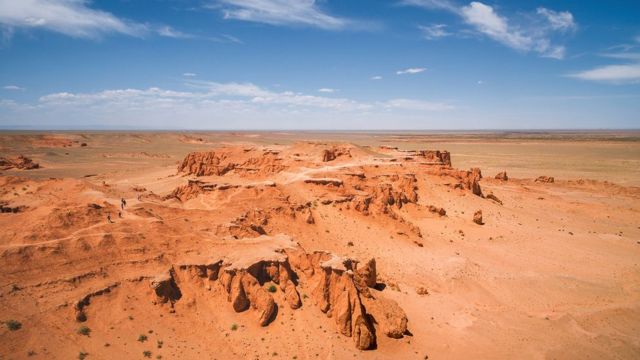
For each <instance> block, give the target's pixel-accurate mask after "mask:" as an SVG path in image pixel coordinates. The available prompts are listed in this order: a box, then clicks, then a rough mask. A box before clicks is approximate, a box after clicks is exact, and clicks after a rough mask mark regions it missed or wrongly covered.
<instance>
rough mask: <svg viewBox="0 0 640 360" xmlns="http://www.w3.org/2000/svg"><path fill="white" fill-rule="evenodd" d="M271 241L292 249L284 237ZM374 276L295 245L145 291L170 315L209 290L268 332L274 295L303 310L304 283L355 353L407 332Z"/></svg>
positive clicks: (198, 270) (178, 273)
mask: <svg viewBox="0 0 640 360" xmlns="http://www.w3.org/2000/svg"><path fill="white" fill-rule="evenodd" d="M269 239H272V238H268V237H261V238H256V239H255V240H253V239H247V240H249V241H258V240H259V241H267V240H269ZM273 239H274V242H277V241H283V239H284V241H288V242H290V243H291V244H294V243H293V242H292V241H291V240H290V239H289V238H288V237H286V236H283V235H278V236H276V237H274V238H273ZM376 271H377V270H376V262H375V260H374V259H371V260H369V261H367V262H366V263H364V264H362V265H360V264H359V263H358V261H356V260H354V259H349V258H344V257H340V256H337V255H334V254H331V253H328V252H322V251H316V252H313V253H307V252H306V251H305V250H304V249H302V248H301V247H299V246H297V245H293V246H289V245H288V246H285V247H281V248H277V249H275V250H273V251H267V252H263V253H261V254H252V255H249V256H247V258H246V259H239V260H237V261H235V262H226V261H225V260H222V259H220V260H211V261H207V262H202V263H192V262H190V263H185V264H176V265H173V266H172V267H171V268H170V269H169V270H167V271H166V272H164V273H161V274H159V275H157V276H155V277H152V278H150V279H149V287H150V289H151V294H152V296H151V301H152V302H153V303H154V304H156V305H158V306H166V307H168V309H169V310H170V311H171V312H173V311H175V310H174V309H175V306H176V304H177V303H178V302H180V301H186V302H189V297H190V296H192V294H191V292H190V291H189V289H190V288H192V287H193V286H197V287H204V288H207V289H211V291H212V294H211V296H214V297H215V296H222V297H223V299H224V300H226V302H228V303H229V304H230V305H231V308H232V309H233V310H234V311H235V312H244V311H253V312H254V313H255V314H256V321H257V322H258V324H260V325H261V326H268V325H269V324H270V323H271V322H273V321H274V320H275V319H276V317H277V314H278V310H277V309H278V306H279V304H278V303H277V302H276V296H275V295H276V293H277V292H279V293H280V294H278V296H277V298H279V299H283V300H282V301H283V302H284V303H283V304H282V305H286V306H288V307H289V308H290V309H293V310H295V309H298V308H300V307H301V306H303V301H302V299H301V297H300V291H299V289H301V285H300V283H301V281H300V280H301V279H303V280H304V282H303V283H304V284H305V287H304V288H305V292H306V293H309V294H310V302H311V303H313V304H314V306H316V307H318V309H319V310H320V312H322V313H324V314H326V315H327V316H328V317H330V318H333V319H334V320H335V325H336V328H337V330H338V332H340V334H342V335H344V336H347V337H351V338H353V341H354V344H355V347H356V348H358V349H361V350H366V349H372V348H374V347H375V346H376V334H377V333H378V334H379V333H382V334H385V335H387V336H389V337H392V338H401V337H403V336H404V334H405V333H406V332H407V323H408V320H407V317H406V315H405V313H404V311H403V310H402V309H401V308H400V307H399V306H398V305H397V303H395V302H394V301H392V300H386V299H384V298H383V297H382V296H380V294H377V293H376V294H375V295H374V292H373V291H372V290H371V289H372V288H373V287H374V286H375V285H376V274H377V272H376ZM269 284H273V285H270V286H268V285H269ZM116 286H117V285H116ZM184 289H186V290H184ZM214 290H215V291H214ZM107 291H108V290H107ZM100 294H101V293H97V294H89V295H88V296H87V297H84V298H83V299H82V300H81V301H79V302H78V305H77V306H76V316H75V318H76V320H77V321H86V320H87V319H86V315H85V312H84V308H85V307H86V306H89V304H90V301H89V299H90V298H91V297H93V296H98V295H100ZM185 299H186V300H185ZM305 304H306V303H305ZM372 319H375V321H376V322H375V323H374V322H373V321H372ZM376 327H378V329H377V330H376Z"/></svg>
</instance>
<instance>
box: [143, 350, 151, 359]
mask: <svg viewBox="0 0 640 360" xmlns="http://www.w3.org/2000/svg"><path fill="white" fill-rule="evenodd" d="M142 355H143V356H144V357H146V358H150V357H151V351H149V350H145V351H143V352H142Z"/></svg>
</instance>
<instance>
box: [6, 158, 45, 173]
mask: <svg viewBox="0 0 640 360" xmlns="http://www.w3.org/2000/svg"><path fill="white" fill-rule="evenodd" d="M38 168H40V164H38V163H36V162H33V160H32V159H30V158H28V157H26V156H22V155H20V156H18V157H16V158H4V157H0V170H9V169H20V170H32V169H38Z"/></svg>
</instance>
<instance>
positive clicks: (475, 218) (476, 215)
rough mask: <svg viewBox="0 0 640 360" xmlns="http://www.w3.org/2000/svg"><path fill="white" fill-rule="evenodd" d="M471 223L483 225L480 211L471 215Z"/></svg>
mask: <svg viewBox="0 0 640 360" xmlns="http://www.w3.org/2000/svg"><path fill="white" fill-rule="evenodd" d="M473 222H474V223H476V224H478V225H484V222H482V210H478V211H476V212H475V213H474V214H473Z"/></svg>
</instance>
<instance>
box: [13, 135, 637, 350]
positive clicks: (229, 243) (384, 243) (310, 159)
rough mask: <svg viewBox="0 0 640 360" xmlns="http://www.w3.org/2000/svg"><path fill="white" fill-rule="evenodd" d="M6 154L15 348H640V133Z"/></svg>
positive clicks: (72, 145)
mask: <svg viewBox="0 0 640 360" xmlns="http://www.w3.org/2000/svg"><path fill="white" fill-rule="evenodd" d="M0 157H1V158H2V159H0V167H1V168H2V170H1V174H0V206H1V208H2V213H1V214H0V229H2V230H1V232H0V261H1V266H2V272H0V320H1V321H3V322H4V324H3V325H4V326H2V329H1V330H0V358H1V359H22V358H34V359H74V358H87V359H142V358H154V359H220V360H222V359H352V358H353V359H356V358H357V359H360V358H362V359H427V358H428V359H471V358H483V359H496V358H503V359H514V358H517V359H637V358H640V201H639V200H640V132H632V131H629V132H624V131H611V132H605V131H600V132H512V133H508V132H475V133H466V132H424V133H421V132H414V133H403V132H394V133H385V132H350V133H337V132H336V133H334V132H58V133H54V132H4V133H1V134H0ZM123 200H124V202H123Z"/></svg>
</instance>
